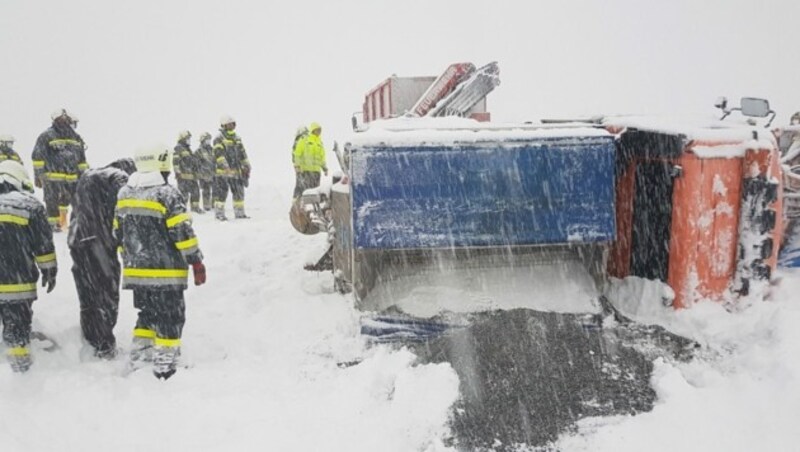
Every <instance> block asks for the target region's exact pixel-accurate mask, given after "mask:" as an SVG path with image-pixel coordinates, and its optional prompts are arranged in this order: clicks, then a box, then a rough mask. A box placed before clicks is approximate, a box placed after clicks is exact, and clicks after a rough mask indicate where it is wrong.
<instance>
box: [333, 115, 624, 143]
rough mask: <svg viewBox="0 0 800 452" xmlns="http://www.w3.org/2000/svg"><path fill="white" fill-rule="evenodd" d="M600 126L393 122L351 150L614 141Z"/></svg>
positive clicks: (382, 123)
mask: <svg viewBox="0 0 800 452" xmlns="http://www.w3.org/2000/svg"><path fill="white" fill-rule="evenodd" d="M612 136H613V135H612V134H610V133H609V132H608V131H606V130H605V129H604V128H602V127H601V126H599V125H595V126H592V125H589V124H586V123H578V122H576V123H562V124H510V123H487V122H479V121H475V120H473V119H467V118H458V117H444V118H410V117H409V118H406V117H403V118H393V119H387V120H377V121H373V122H371V123H370V124H369V128H368V129H366V130H365V131H362V132H358V133H355V134H354V135H353V136H352V137H351V138H350V139H349V140H348V143H347V144H348V146H350V147H372V146H388V147H403V146H412V145H413V146H426V147H427V146H447V145H458V144H461V145H463V144H474V143H482V142H515V141H532V140H542V139H550V138H553V139H558V138H575V137H578V138H591V137H608V138H610V137H612Z"/></svg>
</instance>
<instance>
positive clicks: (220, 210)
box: [214, 203, 227, 221]
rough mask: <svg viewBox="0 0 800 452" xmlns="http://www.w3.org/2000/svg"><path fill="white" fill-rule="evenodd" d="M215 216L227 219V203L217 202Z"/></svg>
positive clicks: (220, 219) (221, 219) (223, 219)
mask: <svg viewBox="0 0 800 452" xmlns="http://www.w3.org/2000/svg"><path fill="white" fill-rule="evenodd" d="M214 218H216V219H217V220H219V221H226V220H227V218H226V217H225V205H224V204H222V203H217V204H216V205H215V206H214Z"/></svg>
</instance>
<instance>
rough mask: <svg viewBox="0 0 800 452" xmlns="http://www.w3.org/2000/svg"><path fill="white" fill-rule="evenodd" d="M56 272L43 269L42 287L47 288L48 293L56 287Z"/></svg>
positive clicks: (51, 269)
mask: <svg viewBox="0 0 800 452" xmlns="http://www.w3.org/2000/svg"><path fill="white" fill-rule="evenodd" d="M56 271H57V269H55V268H45V269H42V287H47V293H50V292H52V291H53V289H55V287H56Z"/></svg>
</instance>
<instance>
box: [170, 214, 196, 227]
mask: <svg viewBox="0 0 800 452" xmlns="http://www.w3.org/2000/svg"><path fill="white" fill-rule="evenodd" d="M184 221H192V217H191V215H189V214H188V213H182V214H179V215H175V216H174V217H172V218H168V219H167V227H168V228H173V227H175V226H176V225H177V224H179V223H183V222H184Z"/></svg>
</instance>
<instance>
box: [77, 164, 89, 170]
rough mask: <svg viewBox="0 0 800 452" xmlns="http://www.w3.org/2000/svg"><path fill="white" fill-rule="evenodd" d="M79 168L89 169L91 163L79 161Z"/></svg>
mask: <svg viewBox="0 0 800 452" xmlns="http://www.w3.org/2000/svg"><path fill="white" fill-rule="evenodd" d="M78 169H79V170H85V169H89V164H88V163H78Z"/></svg>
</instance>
